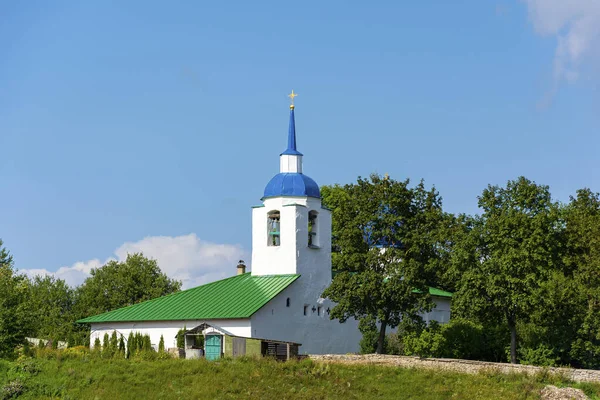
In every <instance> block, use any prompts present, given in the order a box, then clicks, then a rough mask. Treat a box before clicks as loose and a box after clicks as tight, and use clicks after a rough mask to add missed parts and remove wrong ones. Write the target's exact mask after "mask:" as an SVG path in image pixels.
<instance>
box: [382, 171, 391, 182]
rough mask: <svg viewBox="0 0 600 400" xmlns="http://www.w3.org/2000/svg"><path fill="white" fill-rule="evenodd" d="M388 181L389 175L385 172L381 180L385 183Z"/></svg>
mask: <svg viewBox="0 0 600 400" xmlns="http://www.w3.org/2000/svg"><path fill="white" fill-rule="evenodd" d="M388 179H390V176H389V174H388V173H387V172H386V173H385V175H384V176H383V180H384V181H387V180H388Z"/></svg>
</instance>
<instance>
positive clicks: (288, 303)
mask: <svg viewBox="0 0 600 400" xmlns="http://www.w3.org/2000/svg"><path fill="white" fill-rule="evenodd" d="M285 306H286V307H289V306H290V298H289V297H288V298H287V299H286V300H285Z"/></svg>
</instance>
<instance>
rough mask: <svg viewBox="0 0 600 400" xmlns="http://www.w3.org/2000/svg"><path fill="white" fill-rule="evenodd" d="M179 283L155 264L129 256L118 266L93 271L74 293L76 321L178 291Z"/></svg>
mask: <svg viewBox="0 0 600 400" xmlns="http://www.w3.org/2000/svg"><path fill="white" fill-rule="evenodd" d="M180 288H181V282H179V281H175V280H172V279H169V278H168V277H167V276H166V275H165V274H164V273H162V272H161V270H160V268H159V267H158V263H157V262H156V260H152V259H149V258H146V257H144V256H143V255H142V254H129V255H127V259H126V260H125V261H122V262H118V261H110V262H108V263H107V264H106V265H104V266H102V267H101V268H94V269H92V271H91V276H90V277H89V278H87V279H86V280H85V282H84V283H83V284H82V285H81V286H80V287H79V288H78V289H77V301H76V309H77V310H76V313H77V315H78V316H79V317H81V318H83V317H87V316H90V315H95V314H100V313H103V312H107V311H111V310H115V309H117V308H121V307H125V306H130V305H133V304H137V303H140V302H142V301H145V300H150V299H154V298H156V297H160V296H164V295H167V294H170V293H174V292H177V291H179V289H180Z"/></svg>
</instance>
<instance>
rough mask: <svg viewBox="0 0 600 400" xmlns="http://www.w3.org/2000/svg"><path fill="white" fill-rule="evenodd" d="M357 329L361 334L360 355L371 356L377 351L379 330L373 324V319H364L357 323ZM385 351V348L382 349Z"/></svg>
mask: <svg viewBox="0 0 600 400" xmlns="http://www.w3.org/2000/svg"><path fill="white" fill-rule="evenodd" d="M358 329H359V330H360V333H362V339H361V340H360V353H361V354H371V353H375V351H376V350H377V342H378V340H379V329H377V324H376V323H375V318H372V317H365V318H363V319H361V320H360V321H359V322H358ZM384 351H385V348H384Z"/></svg>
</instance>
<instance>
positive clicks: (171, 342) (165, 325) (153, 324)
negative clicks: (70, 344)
mask: <svg viewBox="0 0 600 400" xmlns="http://www.w3.org/2000/svg"><path fill="white" fill-rule="evenodd" d="M203 322H206V323H207V324H209V325H216V326H219V327H222V328H223V329H225V330H226V331H228V332H231V334H233V335H236V336H245V337H249V336H250V319H248V318H244V319H212V320H195V321H143V322H106V323H95V324H91V325H92V329H91V335H90V345H91V346H92V347H93V346H94V341H95V340H96V338H99V339H100V343H102V340H103V338H104V334H105V333H108V335H109V336H110V335H111V334H112V332H113V331H117V335H123V336H124V337H125V339H127V338H128V337H129V333H130V332H133V333H136V332H140V333H141V334H142V335H150V342H151V343H152V346H154V348H155V349H156V348H158V343H159V342H160V336H161V335H162V336H163V338H164V340H165V348H167V349H168V348H171V347H176V346H177V338H176V336H177V332H179V330H180V329H182V328H187V329H191V328H194V327H196V326H198V325H200V324H202V323H203Z"/></svg>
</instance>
